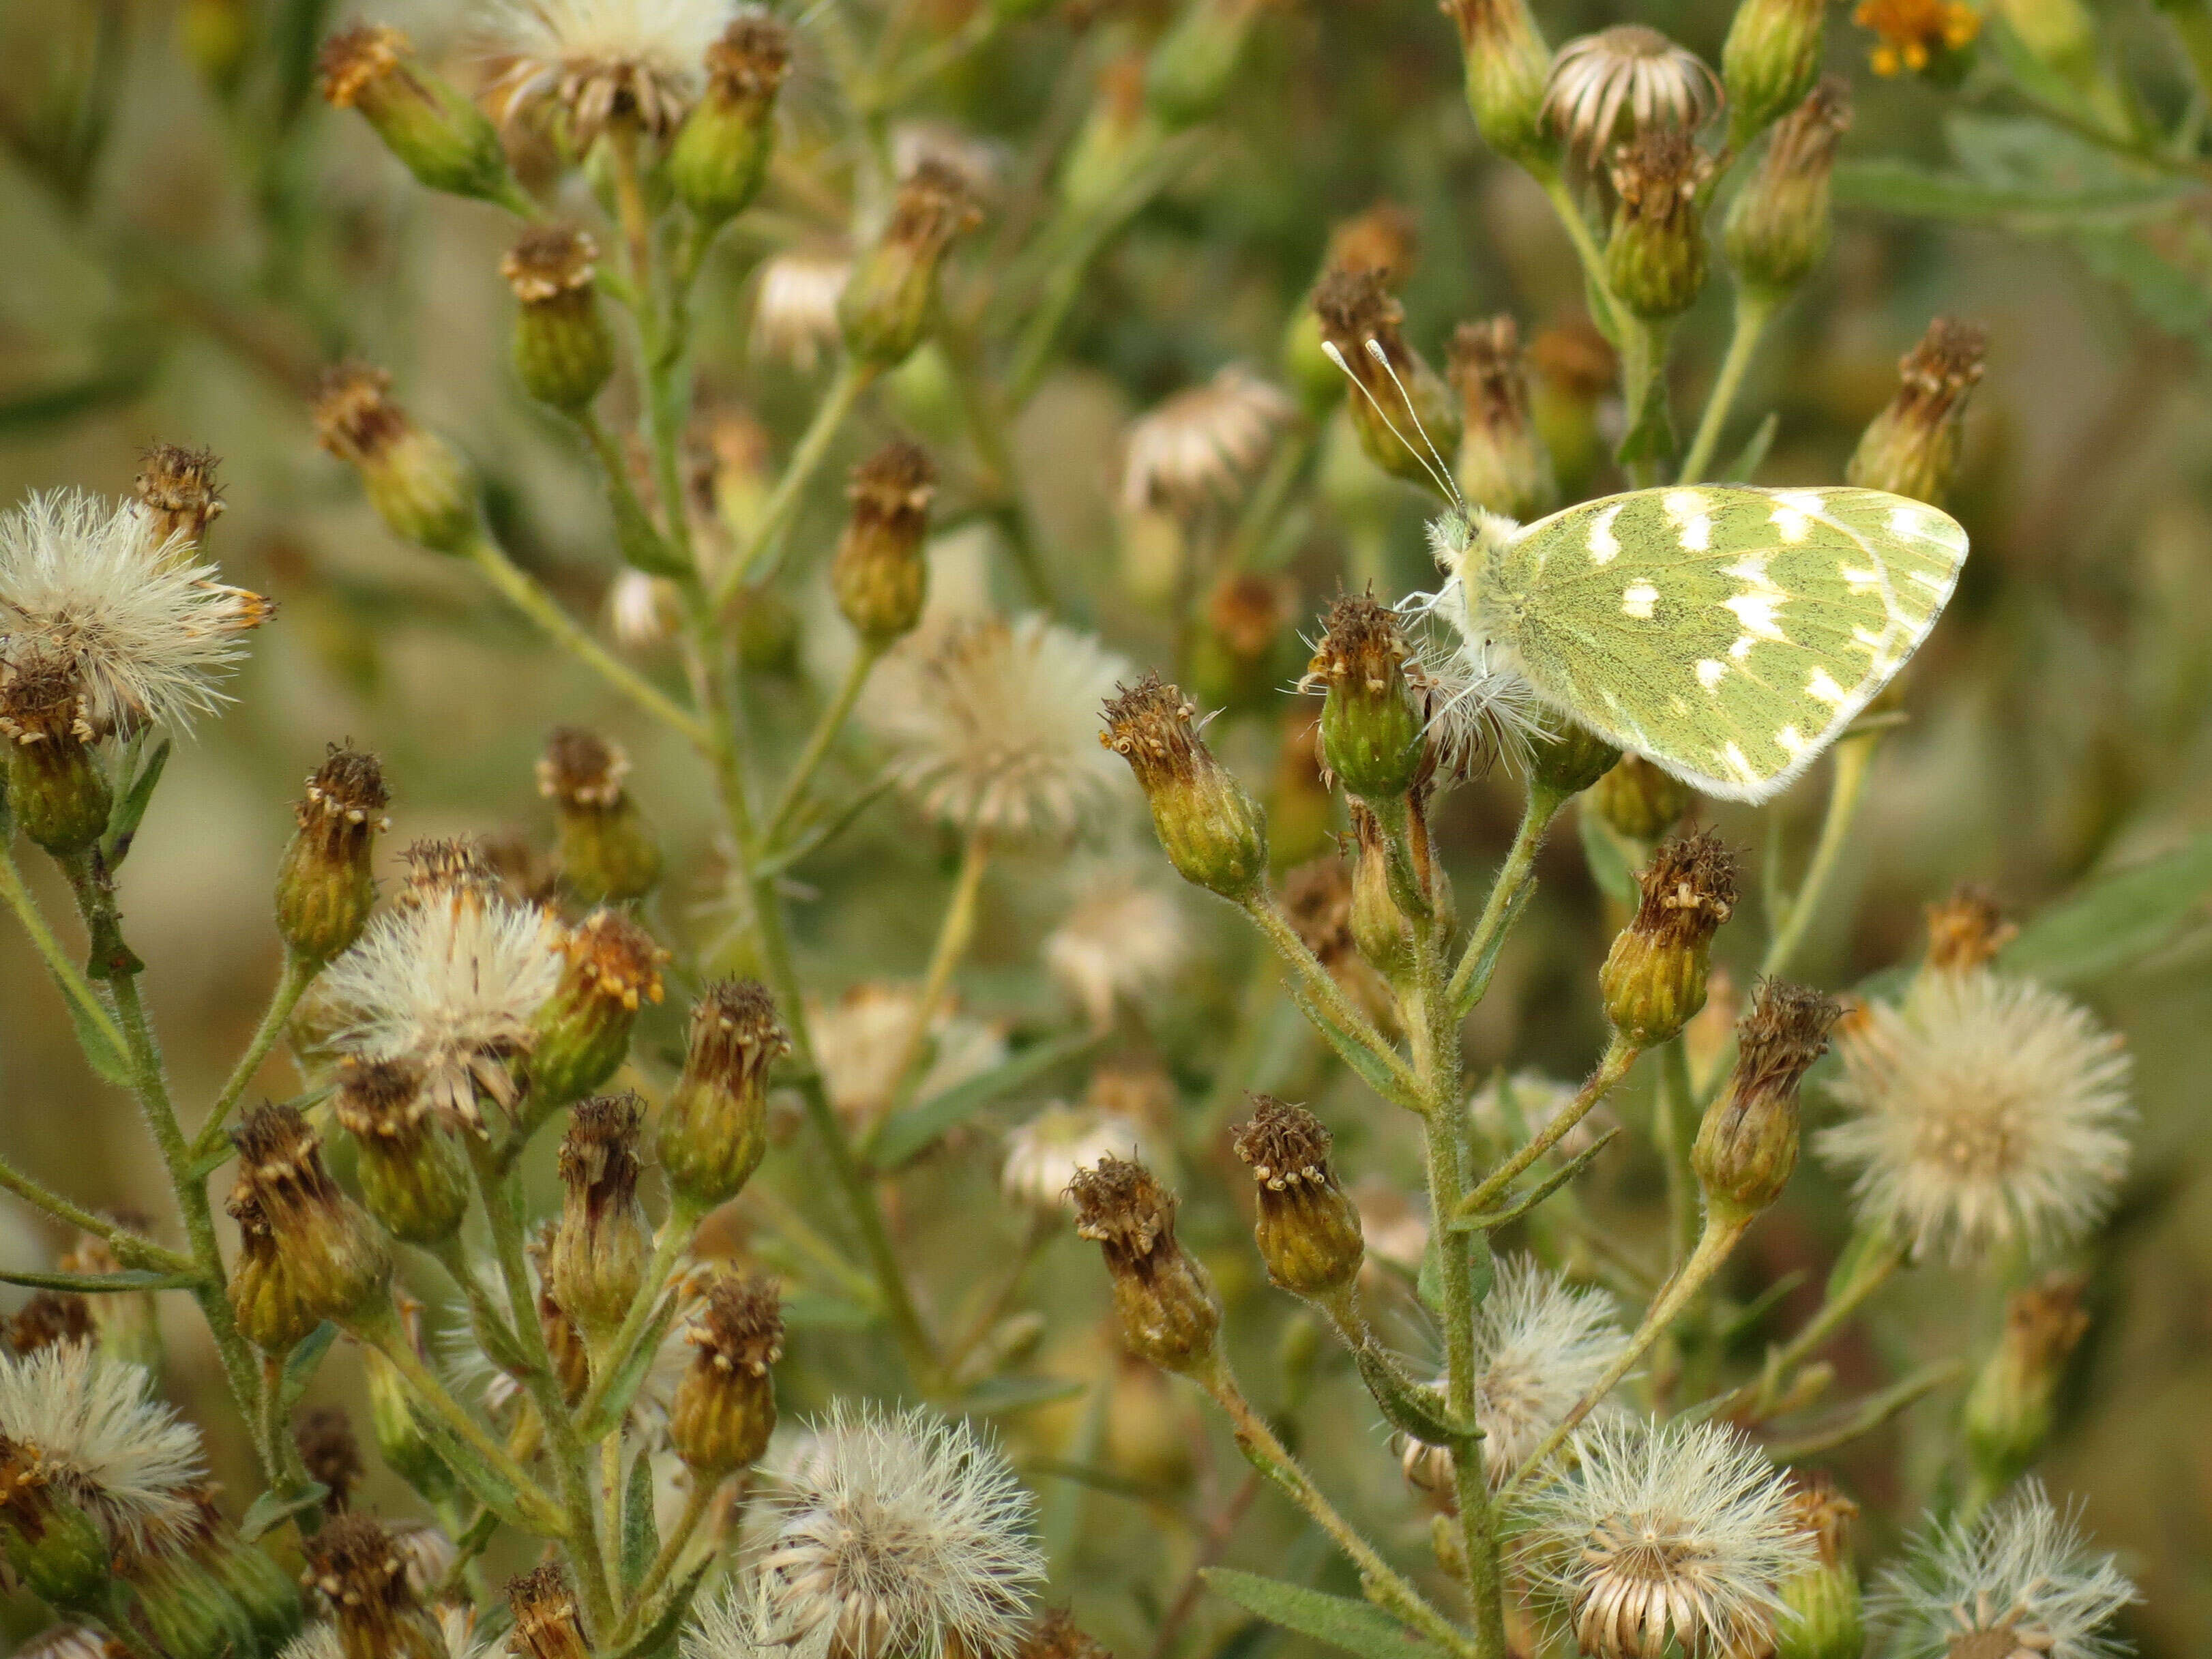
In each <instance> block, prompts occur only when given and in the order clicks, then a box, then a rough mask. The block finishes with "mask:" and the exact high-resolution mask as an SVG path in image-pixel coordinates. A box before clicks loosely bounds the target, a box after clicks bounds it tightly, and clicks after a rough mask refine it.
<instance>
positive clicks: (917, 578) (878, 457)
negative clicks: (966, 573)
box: [829, 438, 937, 651]
mask: <svg viewBox="0 0 2212 1659" xmlns="http://www.w3.org/2000/svg"><path fill="white" fill-rule="evenodd" d="M936 493H937V469H936V468H935V467H934V466H933V465H930V460H929V454H928V452H927V451H926V450H924V449H923V448H921V446H920V445H918V444H910V443H908V442H907V441H905V440H904V439H901V438H895V439H893V440H892V441H890V443H887V444H885V445H884V447H882V448H881V449H879V450H878V451H877V452H876V453H874V454H872V455H871V456H869V457H868V459H866V460H865V461H862V462H861V463H860V465H858V466H856V467H854V469H853V477H852V482H851V483H849V484H848V486H847V487H846V490H845V495H846V498H847V499H848V501H851V502H852V504H853V508H852V513H851V515H850V516H849V517H848V519H847V520H845V533H844V535H843V537H842V538H841V539H840V540H839V541H838V543H837V556H836V558H835V559H834V560H833V561H831V562H830V566H829V586H830V588H831V590H832V591H833V592H835V593H836V596H837V608H838V610H840V611H842V612H843V613H844V616H845V620H846V621H847V622H848V623H852V625H853V631H854V633H856V634H858V635H860V638H861V639H862V640H863V641H865V642H866V644H867V645H868V646H869V647H871V648H872V649H873V650H877V651H882V650H884V649H886V648H888V647H890V645H891V644H892V643H893V642H894V641H897V640H899V639H902V638H903V637H904V636H905V635H908V634H910V633H912V632H913V631H914V626H915V623H918V622H920V621H921V604H922V600H923V599H925V598H926V597H927V594H928V592H929V565H928V563H927V561H926V560H924V559H923V557H922V556H921V544H922V538H923V537H924V536H925V535H926V534H927V532H928V530H929V501H930V497H931V496H933V495H935V494H936Z"/></svg>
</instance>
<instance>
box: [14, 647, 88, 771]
mask: <svg viewBox="0 0 2212 1659" xmlns="http://www.w3.org/2000/svg"><path fill="white" fill-rule="evenodd" d="M81 686H82V681H81V679H80V677H79V675H78V672H77V669H76V664H75V663H73V662H72V661H71V660H70V659H69V658H68V657H67V656H66V655H64V654H63V653H59V652H57V651H52V650H47V649H43V648H38V647H33V648H31V649H27V650H24V651H21V652H18V653H16V654H15V655H14V656H12V657H10V658H9V659H6V660H4V661H0V733H4V734H5V735H6V736H8V737H9V738H13V739H14V740H15V742H16V743H17V744H20V745H21V746H22V747H24V748H29V747H30V746H31V745H33V744H40V743H46V744H85V743H90V742H92V741H93V740H94V738H97V737H99V736H100V733H99V732H96V731H95V730H94V728H93V726H92V725H91V722H90V721H89V720H88V718H87V716H88V708H87V706H86V703H85V699H84V696H83V692H82V690H81Z"/></svg>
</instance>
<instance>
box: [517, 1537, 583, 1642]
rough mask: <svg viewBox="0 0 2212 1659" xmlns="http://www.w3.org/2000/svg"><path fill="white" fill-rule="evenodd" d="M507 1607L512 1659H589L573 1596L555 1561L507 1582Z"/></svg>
mask: <svg viewBox="0 0 2212 1659" xmlns="http://www.w3.org/2000/svg"><path fill="white" fill-rule="evenodd" d="M507 1607H508V1608H509V1609H510V1610H511V1611H512V1612H513V1614H514V1625H513V1628H512V1629H511V1630H509V1631H508V1632H507V1651H508V1652H509V1653H511V1654H513V1656H514V1659H592V1647H591V1644H590V1643H588V1642H586V1641H585V1639H584V1625H583V1620H582V1618H581V1616H580V1614H579V1613H577V1611H576V1597H575V1594H574V1591H572V1590H570V1589H569V1588H568V1574H567V1573H565V1572H563V1571H562V1568H561V1564H560V1563H559V1562H558V1561H548V1562H546V1563H545V1564H544V1565H543V1566H540V1567H538V1569H537V1570H536V1571H532V1572H526V1573H524V1574H523V1575H522V1577H520V1578H513V1579H509V1580H508V1581H507Z"/></svg>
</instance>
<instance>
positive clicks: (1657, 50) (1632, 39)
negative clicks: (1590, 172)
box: [1544, 23, 1721, 156]
mask: <svg viewBox="0 0 2212 1659" xmlns="http://www.w3.org/2000/svg"><path fill="white" fill-rule="evenodd" d="M1720 106H1721V82H1720V77H1719V76H1717V75H1715V74H1714V73H1713V71H1712V70H1711V68H1710V67H1708V66H1707V64H1706V63H1705V59H1703V58H1699V56H1698V55H1697V53H1695V52H1692V51H1690V50H1689V49H1688V48H1687V47H1686V46H1676V45H1675V44H1674V42H1673V41H1672V40H1668V38H1667V37H1666V36H1665V35H1663V34H1662V33H1659V31H1658V30H1656V29H1653V28H1646V27H1644V25H1642V24H1641V23H1620V24H1616V25H1615V26H1614V27H1612V28H1609V29H1601V30H1599V31H1598V32H1597V33H1595V34H1585V35H1583V36H1582V37H1581V38H1580V39H1578V40H1570V41H1568V42H1567V44H1566V45H1565V46H1561V47H1560V48H1559V56H1558V57H1556V58H1553V60H1552V79H1551V84H1550V86H1549V87H1548V88H1547V89H1546V91H1545V94H1544V113H1545V116H1546V118H1547V119H1548V120H1549V121H1550V122H1551V124H1552V126H1553V129H1554V131H1558V132H1559V134H1560V135H1561V136H1563V137H1565V139H1566V140H1567V142H1568V143H1569V144H1571V146H1572V147H1573V148H1574V149H1575V150H1576V151H1577V153H1578V154H1580V155H1584V156H1596V155H1602V154H1603V153H1604V152H1605V151H1606V150H1607V149H1610V148H1611V147H1612V146H1613V144H1614V143H1616V142H1617V141H1619V140H1620V139H1622V138H1626V137H1629V136H1630V135H1631V134H1633V133H1638V132H1644V131H1650V130H1651V129H1653V128H1655V127H1679V128H1681V129H1683V130H1684V131H1696V130H1697V129H1698V128H1699V127H1701V126H1703V125H1705V123H1706V122H1707V121H1709V120H1711V118H1712V117H1713V114H1714V112H1716V111H1717V110H1718V109H1719V108H1720Z"/></svg>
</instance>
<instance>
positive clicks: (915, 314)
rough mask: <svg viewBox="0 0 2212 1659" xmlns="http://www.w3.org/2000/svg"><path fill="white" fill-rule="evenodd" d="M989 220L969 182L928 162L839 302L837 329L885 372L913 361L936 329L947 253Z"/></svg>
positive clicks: (907, 186) (903, 192) (906, 186)
mask: <svg viewBox="0 0 2212 1659" xmlns="http://www.w3.org/2000/svg"><path fill="white" fill-rule="evenodd" d="M982 221H983V216H982V213H981V210H979V209H978V208H977V207H976V206H975V203H974V201H973V200H972V199H970V197H969V193H968V185H967V183H966V181H965V180H963V179H962V178H961V176H960V175H959V174H958V173H956V172H954V171H953V170H952V168H951V167H947V166H945V164H944V163H943V162H940V161H923V162H922V163H921V165H920V166H919V167H916V168H915V170H914V172H913V173H910V174H908V177H907V179H906V180H905V182H904V183H902V185H900V186H899V191H898V198H897V200H896V202H895V203H894V204H892V207H891V216H890V223H889V224H887V225H885V226H884V232H883V234H882V235H881V236H879V237H878V239H877V240H876V243H875V246H872V247H871V248H869V249H868V251H867V252H866V253H864V254H862V255H861V256H860V259H859V261H858V262H857V263H856V264H854V267H853V274H852V275H851V276H849V277H848V278H847V279H846V283H845V290H844V292H843V293H842V294H841V295H838V297H837V321H838V325H839V326H840V327H842V329H843V330H844V333H845V344H846V346H847V347H848V349H850V350H851V352H852V354H853V355H854V356H855V357H857V358H858V359H860V362H863V363H866V364H867V365H869V366H870V367H872V368H879V369H883V368H896V367H897V366H898V365H899V364H901V363H902V362H905V361H906V360H907V358H908V356H910V355H911V354H912V353H913V351H914V349H915V347H916V346H918V345H920V344H921V340H922V337H923V336H924V335H925V334H927V332H928V331H929V327H930V323H931V319H932V317H933V313H935V311H936V308H937V273H938V268H939V266H940V265H941V264H944V262H945V250H946V249H947V248H949V247H951V246H952V241H953V239H954V238H955V237H957V236H958V235H960V234H962V233H963V232H964V231H969V230H972V229H974V228H975V227H976V226H977V225H979V224H981V222H982Z"/></svg>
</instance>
